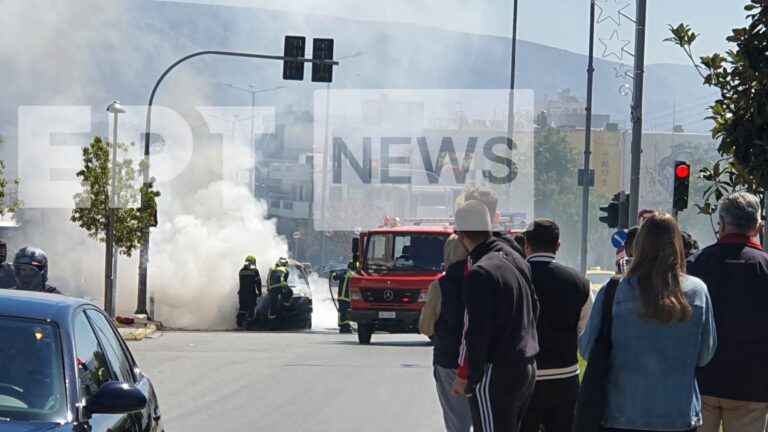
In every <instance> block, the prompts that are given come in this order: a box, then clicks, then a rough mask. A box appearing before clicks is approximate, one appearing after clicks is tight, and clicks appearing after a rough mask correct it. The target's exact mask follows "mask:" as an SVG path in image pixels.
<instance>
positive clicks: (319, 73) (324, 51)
mask: <svg viewBox="0 0 768 432" xmlns="http://www.w3.org/2000/svg"><path fill="white" fill-rule="evenodd" d="M312 59H313V60H333V39H312ZM331 81H333V65H329V64H319V63H312V82H324V83H329V82H331Z"/></svg>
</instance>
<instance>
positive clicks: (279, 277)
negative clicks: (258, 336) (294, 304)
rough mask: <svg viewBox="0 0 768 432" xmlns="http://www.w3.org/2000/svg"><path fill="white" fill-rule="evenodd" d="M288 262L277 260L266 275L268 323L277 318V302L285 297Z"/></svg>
mask: <svg viewBox="0 0 768 432" xmlns="http://www.w3.org/2000/svg"><path fill="white" fill-rule="evenodd" d="M287 265H288V262H287V261H283V260H282V259H281V260H279V261H278V262H277V263H276V264H275V266H274V267H272V268H271V269H269V273H268V274H267V293H268V294H269V320H270V323H272V322H273V321H274V319H275V318H276V317H277V311H278V302H279V301H280V297H281V296H285V291H286V288H288V267H287Z"/></svg>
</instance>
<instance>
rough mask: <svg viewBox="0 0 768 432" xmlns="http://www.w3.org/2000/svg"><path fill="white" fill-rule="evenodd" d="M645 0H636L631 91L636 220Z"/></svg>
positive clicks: (631, 197) (631, 200)
mask: <svg viewBox="0 0 768 432" xmlns="http://www.w3.org/2000/svg"><path fill="white" fill-rule="evenodd" d="M646 11H647V0H637V16H636V22H635V74H634V89H633V91H632V147H631V152H632V162H631V164H630V177H629V217H630V218H631V219H632V220H637V217H638V212H639V210H640V206H639V203H640V158H641V157H642V154H643V149H642V142H641V141H642V138H643V75H644V74H645V21H646Z"/></svg>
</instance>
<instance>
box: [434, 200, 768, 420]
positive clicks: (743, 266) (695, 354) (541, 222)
mask: <svg viewBox="0 0 768 432" xmlns="http://www.w3.org/2000/svg"><path fill="white" fill-rule="evenodd" d="M461 201H462V202H460V203H459V206H458V207H457V209H456V213H455V225H456V233H455V234H454V235H453V236H451V237H450V238H449V239H448V241H447V242H446V246H445V254H444V255H445V256H444V258H445V260H444V262H445V265H446V272H445V274H444V275H443V276H442V277H441V278H440V279H439V280H438V281H436V282H434V283H433V284H432V285H431V286H430V288H429V294H428V300H427V304H426V306H425V308H424V310H423V312H422V318H421V321H420V329H421V331H422V333H424V334H426V335H429V336H432V338H433V341H434V358H433V363H434V378H435V382H436V387H437V394H438V398H439V401H440V404H441V407H442V410H443V418H444V421H445V427H446V429H447V430H448V431H462V432H466V431H469V430H470V429H472V430H474V431H475V432H489V431H518V430H521V431H524V432H539V431H542V430H543V431H546V432H566V431H568V432H570V431H588V430H603V431H704V432H718V431H720V430H723V431H725V432H765V431H766V422H767V421H768V420H767V418H768V371H766V370H765V369H768V253H766V252H765V251H764V250H763V248H762V247H761V245H760V244H759V243H758V242H757V241H755V238H756V237H757V236H758V233H759V231H760V229H761V227H762V222H761V217H760V211H761V210H760V203H759V201H758V199H757V198H756V197H755V196H754V195H751V194H748V193H745V192H738V193H734V194H731V195H729V196H726V197H724V198H723V199H722V200H721V201H720V203H719V206H718V218H719V233H718V241H717V243H715V244H713V245H711V246H708V247H706V248H704V249H702V250H699V246H698V244H697V243H696V241H695V240H694V239H693V238H692V237H691V236H690V235H689V234H687V233H684V232H681V230H680V227H679V226H678V223H677V221H676V220H675V218H674V217H672V216H670V215H668V214H665V213H661V212H658V213H655V214H652V215H650V216H649V217H647V218H645V220H644V221H643V222H642V224H641V225H640V226H639V227H633V228H631V229H630V230H629V231H628V241H627V243H626V246H625V248H626V258H625V259H623V260H621V262H619V263H618V266H617V267H618V269H617V276H615V277H614V278H612V279H611V281H609V282H608V283H606V285H604V286H603V287H602V288H601V289H600V290H599V291H597V293H595V292H593V291H592V290H591V289H590V284H589V282H588V280H587V279H586V278H585V276H584V275H583V274H581V273H580V272H578V271H576V270H575V269H572V268H570V267H567V266H565V265H562V264H560V263H558V262H557V258H556V257H557V252H558V249H559V248H560V228H559V226H558V225H557V223H555V222H554V221H552V220H547V219H537V220H535V221H534V222H533V223H531V224H530V225H529V226H528V228H527V229H526V231H525V232H524V233H523V234H522V235H519V236H516V237H515V238H512V237H510V236H509V235H506V234H504V233H500V232H494V224H495V223H496V221H497V220H498V218H499V213H498V212H497V211H496V210H497V204H498V198H497V197H496V195H495V194H494V193H493V192H492V191H490V190H488V189H485V188H475V189H471V190H469V191H467V192H466V193H465V194H464V195H463V197H462V200H461ZM579 354H581V356H582V357H583V358H584V359H591V358H593V357H597V356H598V355H603V356H605V358H606V362H605V363H606V367H605V368H604V370H603V369H599V370H598V366H597V364H598V361H597V360H595V361H594V362H593V363H594V366H593V367H592V368H590V367H589V364H588V366H587V371H586V373H587V374H588V375H589V374H592V376H593V377H594V376H597V375H598V374H600V373H603V375H604V376H603V380H602V381H599V380H598V381H594V378H593V379H592V380H591V381H590V382H600V383H601V384H599V385H598V387H600V388H601V390H602V391H603V393H604V396H605V397H604V398H603V400H602V401H600V400H599V399H600V398H594V396H593V393H591V392H590V391H591V389H590V391H586V390H587V385H586V384H587V380H586V379H585V381H584V385H585V387H584V388H581V389H580V385H581V384H580V378H579V376H580V372H583V371H580V368H579V357H578V355H579ZM591 385H592V386H593V387H594V384H591ZM590 398H594V399H595V400H594V401H593V400H591V399H590ZM598 402H602V404H599V406H592V407H591V408H592V410H593V411H594V410H595V409H597V412H598V413H599V418H598V419H597V426H595V424H591V423H589V419H588V416H583V415H582V414H581V411H580V410H583V409H585V408H584V407H585V406H586V407H588V406H589V405H590V403H591V404H593V405H595V404H597V403H598ZM577 407H578V408H577ZM593 423H594V422H593Z"/></svg>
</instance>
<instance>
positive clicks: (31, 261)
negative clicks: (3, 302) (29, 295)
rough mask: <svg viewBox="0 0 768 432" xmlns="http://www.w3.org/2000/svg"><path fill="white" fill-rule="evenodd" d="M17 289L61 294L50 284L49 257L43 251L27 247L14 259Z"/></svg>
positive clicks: (17, 253)
mask: <svg viewBox="0 0 768 432" xmlns="http://www.w3.org/2000/svg"><path fill="white" fill-rule="evenodd" d="M13 271H14V275H15V276H16V289H19V290H24V291H39V292H47V293H53V294H61V292H60V291H59V290H57V289H56V287H54V286H51V285H49V284H48V257H47V256H46V255H45V252H43V251H42V249H38V248H35V247H29V246H25V247H23V248H21V249H19V251H18V252H16V256H15V257H14V259H13Z"/></svg>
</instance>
